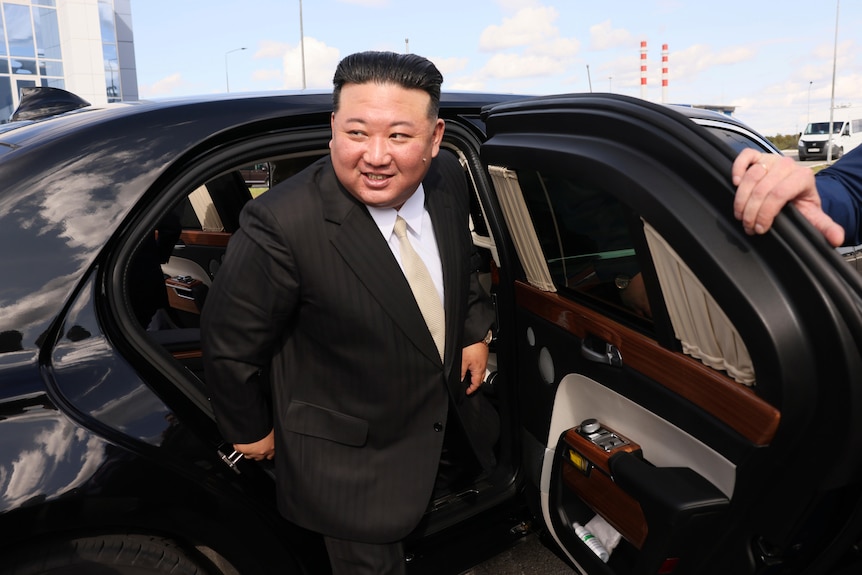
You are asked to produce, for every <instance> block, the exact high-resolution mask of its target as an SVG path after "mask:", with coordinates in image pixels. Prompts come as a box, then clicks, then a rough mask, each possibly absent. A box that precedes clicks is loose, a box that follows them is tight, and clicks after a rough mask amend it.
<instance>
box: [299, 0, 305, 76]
mask: <svg viewBox="0 0 862 575" xmlns="http://www.w3.org/2000/svg"><path fill="white" fill-rule="evenodd" d="M299 49H300V52H301V56H302V89H303V90H305V32H304V31H303V30H302V0H299Z"/></svg>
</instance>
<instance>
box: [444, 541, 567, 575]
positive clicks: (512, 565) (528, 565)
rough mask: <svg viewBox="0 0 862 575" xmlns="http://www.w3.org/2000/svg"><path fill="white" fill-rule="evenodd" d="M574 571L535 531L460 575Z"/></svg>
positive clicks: (544, 574) (540, 574)
mask: <svg viewBox="0 0 862 575" xmlns="http://www.w3.org/2000/svg"><path fill="white" fill-rule="evenodd" d="M572 573H575V571H574V570H573V569H572V568H571V567H569V565H568V564H566V563H565V562H564V561H563V560H562V559H560V558H559V557H557V556H556V555H555V554H554V553H553V552H552V551H551V550H550V549H548V548H547V547H546V546H545V545H544V544H543V543H542V541H541V540H540V539H539V536H538V535H537V534H535V533H533V534H530V535H527V536H526V537H524V538H523V539H521V540H520V541H518V542H517V543H516V544H515V545H514V546H513V547H512V548H511V549H508V550H506V551H504V552H503V553H500V554H499V555H497V556H496V557H494V558H493V559H489V560H488V561H485V562H484V563H482V564H481V565H477V566H476V567H473V568H472V569H468V570H466V571H464V572H462V573H461V575H572Z"/></svg>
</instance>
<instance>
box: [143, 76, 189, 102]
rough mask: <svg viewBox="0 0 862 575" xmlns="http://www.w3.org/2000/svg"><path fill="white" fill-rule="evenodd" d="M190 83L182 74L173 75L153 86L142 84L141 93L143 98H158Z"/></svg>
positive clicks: (154, 83) (156, 82)
mask: <svg viewBox="0 0 862 575" xmlns="http://www.w3.org/2000/svg"><path fill="white" fill-rule="evenodd" d="M187 85H188V83H187V82H186V81H185V80H183V77H182V75H181V74H179V73H176V74H171V75H170V76H166V77H164V78H162V79H161V80H157V81H155V82H153V83H152V84H149V85H147V84H141V86H140V91H141V97H142V98H156V97H159V96H166V95H169V94H171V93H172V92H174V91H175V90H178V89H180V88H183V87H185V86H187Z"/></svg>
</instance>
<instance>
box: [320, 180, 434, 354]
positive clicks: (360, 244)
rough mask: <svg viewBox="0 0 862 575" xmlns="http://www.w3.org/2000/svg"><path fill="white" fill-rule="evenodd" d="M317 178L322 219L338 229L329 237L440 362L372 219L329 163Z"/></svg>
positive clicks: (424, 349) (409, 334)
mask: <svg viewBox="0 0 862 575" xmlns="http://www.w3.org/2000/svg"><path fill="white" fill-rule="evenodd" d="M319 177H320V180H319V182H318V188H319V190H320V194H321V198H322V205H323V213H324V218H325V219H326V220H327V221H328V222H331V223H333V224H336V225H334V226H332V231H331V233H330V241H331V242H332V244H333V246H334V247H335V249H336V250H338V252H339V253H340V254H341V256H342V257H343V258H344V261H345V262H346V263H347V265H348V266H350V268H351V269H352V270H353V272H354V273H355V274H356V276H357V278H359V281H360V282H362V284H363V285H364V286H365V287H366V289H368V291H369V292H371V294H372V295H373V296H374V298H375V299H376V300H377V301H378V302H379V304H380V305H381V307H383V309H384V310H386V312H387V313H388V314H389V315H390V317H391V318H392V320H393V321H394V322H395V323H396V324H397V325H398V326H399V327H400V329H401V330H402V331H403V332H404V334H405V335H406V337H407V338H409V339H410V340H411V341H412V342H413V343H414V344H415V345H416V346H417V347H418V348H419V349H420V350H422V352H423V353H424V354H425V355H427V356H428V357H429V358H431V359H432V360H435V361H437V362H439V361H440V356H439V354H438V353H437V347H436V346H435V345H434V340H433V339H432V337H431V334H430V333H429V331H428V329H427V328H426V327H425V320H424V319H423V317H422V312H420V311H419V306H417V305H416V300H415V299H414V298H413V292H412V291H411V289H410V285H409V284H408V283H407V280H406V279H405V278H404V274H403V273H402V272H401V267H400V266H399V265H398V262H397V261H395V257H394V256H393V255H392V251H391V250H390V249H389V246H388V245H387V244H386V241H385V240H384V239H383V236H382V235H381V234H380V230H379V229H378V227H377V225H376V224H375V223H374V220H373V219H372V218H371V215H369V213H368V211H367V210H366V209H365V207H364V206H363V205H362V203H361V202H359V201H358V200H356V199H355V198H354V197H353V196H351V195H350V193H349V192H348V191H347V190H346V189H344V187H343V186H342V185H341V184H340V183H339V182H338V179H337V178H336V177H335V171H334V170H333V169H332V164H331V163H327V165H326V167H325V168H324V169H322V170H321V172H320V176H319ZM447 321H448V317H447ZM447 331H448V330H447Z"/></svg>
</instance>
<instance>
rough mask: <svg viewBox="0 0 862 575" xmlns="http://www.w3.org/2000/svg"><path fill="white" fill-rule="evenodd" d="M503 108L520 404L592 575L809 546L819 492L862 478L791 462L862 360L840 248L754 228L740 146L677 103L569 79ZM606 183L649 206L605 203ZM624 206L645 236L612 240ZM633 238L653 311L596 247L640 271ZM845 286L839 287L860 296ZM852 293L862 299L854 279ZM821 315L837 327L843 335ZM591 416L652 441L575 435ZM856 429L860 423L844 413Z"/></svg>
mask: <svg viewBox="0 0 862 575" xmlns="http://www.w3.org/2000/svg"><path fill="white" fill-rule="evenodd" d="M485 119H486V122H487V125H488V127H489V135H490V138H489V140H488V142H486V144H484V145H483V148H482V159H483V161H484V162H485V164H486V166H488V170H489V173H490V175H491V177H492V181H493V182H494V186H495V196H496V197H495V200H496V202H497V203H498V204H499V206H500V210H501V212H502V213H503V219H504V221H505V225H506V227H507V230H509V233H510V236H509V237H511V238H512V241H513V244H514V248H515V249H514V253H515V254H517V259H516V260H514V261H512V260H510V261H503V262H502V263H501V268H502V269H501V278H503V279H502V280H501V281H502V282H504V283H505V282H512V283H513V287H514V292H515V303H514V307H515V309H514V310H513V311H511V313H512V315H513V316H514V317H515V318H516V319H515V330H514V331H515V334H514V336H513V339H514V340H515V343H514V344H513V347H514V349H515V351H514V353H516V355H517V374H518V382H517V387H518V404H519V407H520V414H521V419H522V424H523V426H524V429H525V435H526V436H531V437H533V438H535V441H536V442H537V443H539V444H541V445H542V446H543V447H544V454H543V455H542V457H541V463H540V468H541V471H540V476H541V480H540V486H539V496H540V498H541V501H542V512H543V514H544V519H545V521H546V523H547V524H548V525H549V526H551V532H552V535H553V536H554V537H555V539H556V540H557V541H558V542H559V543H560V545H561V547H562V548H563V549H564V550H565V551H566V553H567V554H568V555H569V557H570V558H571V559H572V560H573V561H574V562H575V563H576V564H577V565H578V566H579V567H580V568H581V569H583V570H584V571H585V572H588V573H655V572H657V571H661V572H667V573H726V572H734V573H754V572H756V571H757V569H758V566H760V565H763V564H765V563H767V562H775V561H777V562H779V563H782V562H787V563H788V564H791V563H792V562H793V561H797V560H798V558H797V557H796V556H795V551H794V549H798V548H799V547H800V546H801V545H807V544H808V543H807V542H806V543H800V540H799V537H800V534H801V533H802V531H800V526H801V525H802V524H804V522H806V521H812V520H813V519H812V517H811V516H810V515H809V513H810V512H811V509H814V508H816V507H817V505H818V502H819V501H821V500H822V497H823V494H824V493H829V494H830V495H834V493H833V492H832V491H831V490H833V489H835V488H836V485H837V484H841V485H842V486H846V485H848V482H851V483H852V482H853V481H855V480H857V479H858V473H856V474H855V475H854V474H853V473H851V472H849V468H850V467H854V468H855V469H857V470H858V468H859V463H860V458H859V457H858V456H853V457H851V459H852V460H853V461H854V463H853V464H851V465H845V464H844V463H839V462H835V463H834V465H833V464H830V469H831V470H834V471H835V472H838V471H839V470H841V471H842V473H838V474H837V475H836V476H835V480H834V481H833V480H832V479H831V478H820V477H819V476H817V478H816V479H814V480H812V478H811V477H810V476H805V474H800V473H798V472H797V471H798V466H796V465H794V463H795V462H796V461H798V459H797V458H798V454H799V453H800V450H802V451H801V452H806V451H807V450H810V449H814V448H815V445H816V442H815V441H814V440H813V437H812V434H813V433H814V432H815V431H816V429H817V427H816V425H815V424H814V423H813V421H814V419H813V418H816V417H817V414H818V413H819V414H823V415H825V411H824V410H825V409H826V406H827V405H831V406H833V407H832V409H834V408H835V407H836V402H839V401H848V402H851V403H852V402H854V401H855V400H854V399H852V396H853V394H852V393H851V392H850V391H849V389H847V388H845V387H844V386H843V384H841V383H840V382H839V381H835V380H834V379H833V378H834V377H836V376H837V377H838V378H839V380H840V378H841V377H846V376H848V375H849V374H850V373H859V372H858V371H857V370H858V369H859V365H860V363H859V350H858V349H856V348H855V346H853V345H852V344H851V345H850V346H849V347H848V346H847V343H848V342H852V341H853V339H852V337H850V336H849V333H851V332H853V331H854V330H855V329H857V327H858V324H859V314H858V309H855V310H854V311H853V312H852V313H850V314H846V315H845V317H849V318H850V319H849V320H848V321H847V325H844V320H838V314H836V313H835V305H836V304H834V303H832V302H831V301H829V297H825V296H824V294H825V292H826V291H827V290H826V289H825V288H824V287H818V285H819V283H823V284H824V285H831V284H833V283H835V282H838V283H840V282H842V281H845V280H846V277H845V275H846V274H844V273H843V271H842V273H840V274H836V273H835V272H834V271H831V270H830V269H827V268H829V266H832V265H841V264H836V261H838V260H839V258H838V257H837V255H835V254H831V255H828V254H827V255H825V256H824V254H823V253H819V255H815V254H813V253H809V252H811V251H812V250H811V249H805V248H804V247H802V246H801V245H800V244H801V243H802V242H800V241H798V240H799V238H797V235H798V233H797V232H796V231H795V230H787V234H788V239H787V240H785V239H784V238H783V237H782V239H778V238H777V237H775V236H772V235H767V236H764V237H758V238H749V237H747V236H745V235H744V234H743V233H742V231H741V226H739V224H738V222H736V220H735V219H734V218H733V214H732V210H731V204H732V202H731V199H732V189H731V187H730V184H729V173H730V162H731V160H732V158H733V156H734V150H733V149H731V148H729V147H727V146H726V143H723V142H722V140H720V139H718V138H715V137H714V136H713V135H710V134H709V133H707V132H706V131H705V130H702V129H700V128H699V127H698V126H695V125H694V124H693V123H692V122H691V121H690V120H688V119H686V118H684V117H676V116H674V115H673V114H671V113H669V112H668V111H667V110H665V109H663V108H662V107H660V106H656V105H653V104H649V103H643V102H639V101H635V100H633V99H627V98H625V97H615V96H609V97H605V96H593V95H580V96H573V97H560V98H554V97H552V98H548V99H536V101H534V102H527V103H525V102H517V103H510V104H503V105H500V106H497V107H495V108H493V109H491V110H490V111H489V113H486V115H485ZM600 197H601V198H604V197H608V198H610V199H611V200H612V201H611V202H610V203H609V204H608V205H609V206H610V205H617V203H618V204H620V205H622V207H623V210H622V213H628V212H631V213H632V214H633V215H634V216H636V217H635V218H631V217H626V218H622V217H616V219H615V220H613V219H608V218H609V217H610V216H608V214H610V212H609V211H608V210H609V209H610V208H608V207H606V206H605V204H604V203H602V202H598V201H597V198H600ZM614 209H617V208H614ZM623 221H624V222H625V226H624V227H625V228H626V229H627V230H628V231H627V233H628V234H630V235H631V238H634V239H631V238H629V239H628V241H629V243H628V244H623V245H612V244H613V242H609V243H607V245H606V246H605V244H602V243H601V242H599V243H598V244H596V243H594V242H595V241H596V240H595V238H599V239H601V238H602V237H603V236H602V234H605V235H610V236H613V237H617V236H619V234H617V233H616V226H617V225H618V224H619V222H623ZM633 221H634V222H635V223H632V222H633ZM615 222H616V223H615ZM579 226H580V227H579ZM778 229H779V230H781V232H782V233H783V232H784V230H783V229H782V227H781V225H779V226H778ZM496 233H497V235H502V234H503V232H502V231H499V232H496ZM613 237H612V238H611V239H613ZM806 241H809V242H810V241H811V238H806ZM820 241H821V242H822V239H820ZM787 242H789V243H791V244H792V245H793V249H790V247H789V243H787ZM794 242H795V243H794ZM663 244H667V246H666V249H665V247H663ZM602 246H605V247H602ZM644 246H646V247H644ZM632 247H634V248H637V249H636V250H635V252H634V253H635V256H636V257H635V258H634V259H635V260H636V261H637V264H638V265H639V266H640V269H639V270H638V273H642V277H643V281H644V282H645V284H647V286H646V287H647V288H649V289H648V291H649V294H648V295H649V296H650V297H649V301H650V302H651V306H652V308H653V309H652V312H653V313H652V314H651V315H649V314H648V315H647V316H646V317H644V315H643V314H642V313H641V314H640V315H638V313H634V312H632V311H631V310H627V309H625V308H624V306H621V305H620V302H619V301H618V298H619V297H621V295H622V294H620V293H619V292H617V291H615V289H614V287H613V286H614V284H615V283H616V284H617V285H616V287H617V288H619V290H620V291H622V290H624V289H626V288H627V286H628V285H629V280H630V279H631V277H629V276H628V275H625V274H623V275H620V274H619V272H618V271H617V272H613V271H611V272H608V271H603V270H602V269H601V267H599V265H598V264H602V265H603V266H604V265H605V264H606V263H608V262H611V263H614V265H616V266H618V269H624V268H623V265H624V263H623V260H622V259H620V258H619V255H620V254H629V253H630V252H629V251H627V250H629V249H630V248H632ZM621 248H625V249H622V251H621ZM815 251H816V250H815ZM821 251H822V250H821ZM663 252H667V253H663ZM667 254H671V256H672V257H671V258H670V262H671V263H670V264H669V267H664V268H663V266H666V265H667V262H665V261H663V260H664V259H665V256H666V255H667ZM833 256H834V257H833ZM627 257H628V256H627ZM818 258H819V259H818ZM820 260H823V262H826V263H819V262H820ZM584 262H587V263H588V264H589V265H586V264H585V263H584ZM677 268H678V269H677ZM668 270H670V271H668ZM814 270H816V273H814ZM614 275H616V277H614ZM839 277H840V278H842V279H838V278H839ZM851 281H856V280H851ZM833 287H834V288H835V295H834V296H830V297H836V298H838V299H837V300H836V301H838V302H841V301H843V300H844V299H846V298H847V297H848V294H847V290H846V288H845V289H844V290H842V289H839V288H838V287H836V286H833ZM849 299H851V300H853V301H855V302H856V304H855V305H856V307H857V308H858V305H859V304H858V291H856V292H854V294H853V295H852V296H849ZM623 303H625V302H623ZM838 305H839V306H844V307H845V309H846V308H847V307H848V306H850V304H849V302H845V303H840V304H838ZM815 308H816V309H817V310H819V311H815ZM648 311H649V310H648ZM500 313H501V315H502V316H503V317H506V316H507V313H508V312H507V310H505V309H501V310H500ZM704 318H706V319H704ZM836 320H837V321H836ZM827 325H829V326H830V327H827ZM854 326H856V327H854ZM812 330H815V331H816V332H818V333H820V330H827V331H830V336H829V337H830V338H833V336H834V338H833V339H832V342H833V344H834V345H836V346H837V347H838V348H841V351H838V350H837V349H836V348H832V349H828V348H827V347H825V346H823V345H821V344H820V343H819V342H816V341H815V340H814V338H812V337H810V335H811V334H812V333H813V332H812ZM708 332H715V333H708ZM664 334H672V337H671V338H668V337H666V336H665V335H664ZM818 337H819V336H818ZM850 348H853V349H850ZM827 357H828V358H829V362H831V361H837V363H838V365H834V366H833V365H829V364H828V362H827V363H824V361H823V359H820V358H827ZM833 368H834V372H833ZM830 373H832V375H830ZM841 374H843V375H841ZM827 390H829V391H827ZM833 392H834V393H836V394H837V396H840V397H842V398H843V399H840V400H839V399H837V396H833V395H831V393H833ZM593 418H594V419H597V420H598V421H599V422H601V423H602V424H603V425H605V426H607V427H608V428H610V429H612V430H613V431H615V432H618V433H619V434H620V435H621V436H623V437H625V438H627V439H628V440H630V441H631V442H632V444H634V445H636V446H637V447H638V448H637V449H634V450H631V451H626V450H623V451H622V452H619V453H616V452H612V453H609V454H608V457H607V460H606V461H605V460H604V459H603V458H601V457H596V454H595V453H590V449H589V445H588V444H584V442H583V441H581V440H582V435H581V434H580V433H579V426H580V425H581V423H582V422H583V421H584V420H586V419H593ZM839 427H840V428H841V429H842V430H847V432H848V433H850V434H851V435H852V434H855V432H856V431H857V430H856V427H857V426H855V425H854V424H852V423H850V422H849V421H848V420H847V419H844V418H842V421H841V423H840V424H839ZM839 441H840V443H841V445H842V446H844V447H845V448H847V447H849V446H852V445H856V441H855V439H852V438H850V437H846V438H845V437H843V436H842V438H841V439H840V440H839ZM527 443H529V440H528V441H527ZM585 452H586V453H585ZM851 452H852V451H851ZM525 453H527V454H528V456H529V454H531V453H534V451H533V450H532V449H528V450H525ZM590 457H592V459H594V460H597V461H593V460H591V459H590ZM583 460H586V461H587V462H588V463H586V464H583ZM525 463H526V464H527V466H528V476H531V473H530V471H529V467H530V466H531V465H534V463H532V462H530V461H529V460H527V461H525ZM579 464H583V465H584V466H585V467H584V468H583V469H582V468H580V467H578V465H579ZM585 470H586V474H585ZM593 473H598V475H596V477H595V478H594V479H595V481H593V480H591V479H590V476H591V475H592V474H593ZM790 497H792V498H793V500H794V501H795V502H796V503H798V504H799V506H796V505H794V506H788V505H786V501H787V500H788V498H790ZM803 500H804V501H806V502H810V505H811V506H810V507H806V505H803V504H801V501H803ZM781 502H785V504H784V505H782V504H781ZM801 507H806V509H805V510H802V509H801ZM595 516H598V517H601V518H602V519H603V520H605V521H606V522H607V523H609V524H611V526H613V527H616V528H617V530H618V531H620V532H621V533H622V535H623V537H624V539H623V542H622V543H620V545H619V548H618V550H617V551H615V552H614V553H613V554H612V555H611V558H610V561H609V562H608V564H604V563H602V562H601V561H598V562H597V561H596V557H595V556H592V555H591V551H589V550H588V549H586V547H585V546H584V545H582V544H580V543H579V542H578V539H577V537H576V536H575V535H574V531H573V528H572V526H571V525H572V522H575V521H576V522H579V523H581V524H584V523H586V522H588V521H592V520H593V519H595ZM828 529H833V531H831V532H832V533H834V532H835V531H834V529H835V527H834V526H829V527H828V528H827V531H828ZM753 542H754V543H753ZM766 542H768V544H767V543H766ZM794 546H795V547H794ZM766 548H768V549H769V550H770V552H769V557H766V553H765V552H764V551H763V549H766ZM776 549H777V550H778V551H776V552H774V553H773V551H775V550H776Z"/></svg>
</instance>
